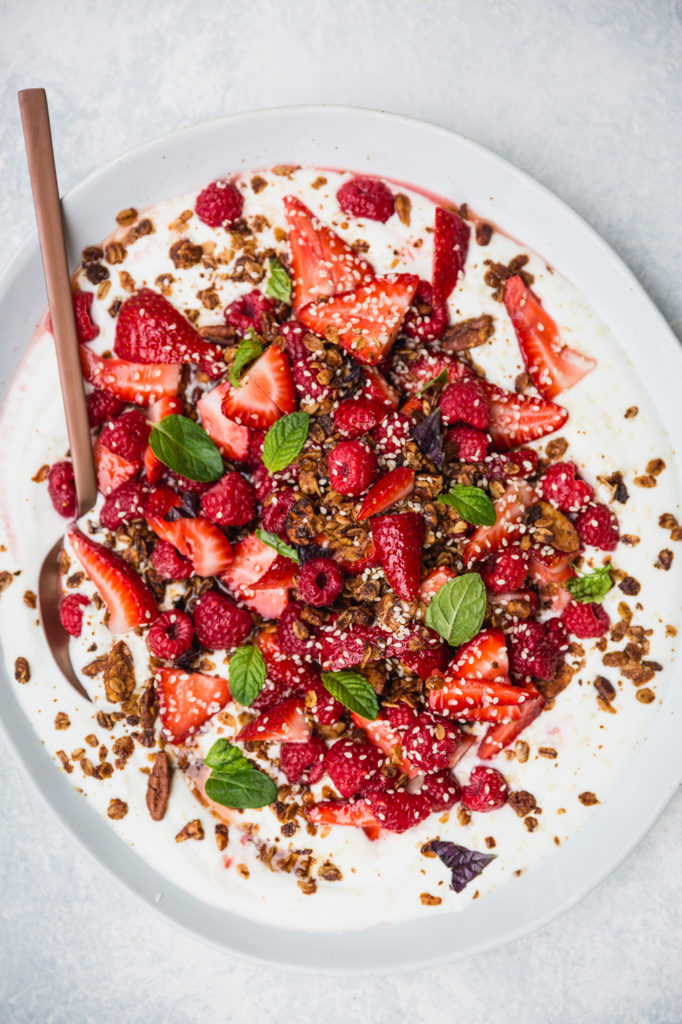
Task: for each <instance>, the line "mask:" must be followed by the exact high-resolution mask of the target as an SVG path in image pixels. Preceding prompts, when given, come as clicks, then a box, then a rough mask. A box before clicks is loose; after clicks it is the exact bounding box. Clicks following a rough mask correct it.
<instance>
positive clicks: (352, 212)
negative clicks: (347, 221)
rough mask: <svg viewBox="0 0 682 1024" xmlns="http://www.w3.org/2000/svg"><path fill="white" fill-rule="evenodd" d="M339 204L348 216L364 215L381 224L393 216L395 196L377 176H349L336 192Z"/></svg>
mask: <svg viewBox="0 0 682 1024" xmlns="http://www.w3.org/2000/svg"><path fill="white" fill-rule="evenodd" d="M336 198H337V199H338V201H339V206H340V207H341V209H342V210H343V212H344V213H347V214H348V215H349V216H350V217H366V218H367V219H368V220H379V221H381V222H382V224H383V223H384V222H385V221H387V220H388V218H389V217H392V216H393V213H394V211H395V198H394V196H393V193H392V192H391V190H390V188H389V187H388V185H386V184H384V182H383V181H379V179H378V178H360V177H358V178H351V179H350V181H347V182H346V184H345V185H342V186H341V188H340V189H339V190H338V192H337V193H336Z"/></svg>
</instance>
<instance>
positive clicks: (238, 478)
mask: <svg viewBox="0 0 682 1024" xmlns="http://www.w3.org/2000/svg"><path fill="white" fill-rule="evenodd" d="M255 502H256V496H255V494H254V492H253V487H252V486H251V484H250V483H249V482H248V481H247V480H245V479H244V477H243V476H242V475H241V473H237V472H236V471H233V472H228V473H226V474H225V476H224V477H222V478H221V479H220V480H219V481H218V483H217V484H214V485H213V487H211V488H210V489H209V490H208V491H205V492H204V494H202V495H201V509H202V511H203V513H204V515H205V516H206V518H207V519H210V520H211V522H212V523H216V524H217V525H218V526H244V524H245V523H248V522H249V521H250V520H251V519H253V517H254V516H255V514H256V504H255Z"/></svg>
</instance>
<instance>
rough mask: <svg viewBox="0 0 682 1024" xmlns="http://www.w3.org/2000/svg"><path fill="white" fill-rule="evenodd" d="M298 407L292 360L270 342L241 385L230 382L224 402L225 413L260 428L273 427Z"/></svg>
mask: <svg viewBox="0 0 682 1024" xmlns="http://www.w3.org/2000/svg"><path fill="white" fill-rule="evenodd" d="M221 387H223V385H221ZM295 408H296V394H295V391H294V382H293V380H292V378H291V370H290V368H289V362H288V360H287V357H286V356H285V354H284V352H282V350H281V348H278V346H277V345H270V347H269V348H268V349H266V351H265V352H264V353H263V355H262V356H260V357H259V358H258V359H257V360H256V362H255V363H253V364H252V366H251V367H250V368H249V369H248V370H247V372H246V373H245V374H244V376H243V377H242V379H241V381H240V385H239V387H238V388H236V387H233V386H232V385H231V384H229V382H228V389H227V390H226V392H225V394H224V397H223V399H222V403H221V411H222V414H223V416H226V417H227V418H228V419H231V420H234V422H235V423H238V424H240V425H241V426H245V427H255V428H256V429H257V430H265V429H266V428H267V427H270V426H272V424H273V423H274V422H275V420H278V419H279V418H280V416H283V415H286V414H288V413H290V412H293V411H294V409H295Z"/></svg>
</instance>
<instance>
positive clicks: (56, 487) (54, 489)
mask: <svg viewBox="0 0 682 1024" xmlns="http://www.w3.org/2000/svg"><path fill="white" fill-rule="evenodd" d="M47 492H48V494H49V495H50V500H51V501H52V504H53V505H54V507H55V511H56V512H59V515H60V516H64V518H65V519H73V518H74V517H75V515H76V512H77V510H78V505H77V501H76V485H75V483H74V480H73V466H72V465H71V463H70V462H55V463H54V464H53V465H52V466H50V472H49V473H48V474H47Z"/></svg>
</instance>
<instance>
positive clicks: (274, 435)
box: [163, 412, 310, 473]
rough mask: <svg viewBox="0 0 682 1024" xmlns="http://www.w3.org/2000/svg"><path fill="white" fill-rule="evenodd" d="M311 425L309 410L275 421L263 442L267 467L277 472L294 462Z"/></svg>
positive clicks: (264, 459) (272, 471)
mask: <svg viewBox="0 0 682 1024" xmlns="http://www.w3.org/2000/svg"><path fill="white" fill-rule="evenodd" d="M163 422H164V423H165V420H164V421H163ZM309 427H310V416H309V415H308V413H307V412H292V413H289V415H288V416H282V417H281V418H280V419H278V420H277V422H276V423H273V424H272V426H271V427H270V429H269V430H268V432H267V434H266V435H265V442H264V444H263V464H264V466H265V468H266V469H268V470H269V471H270V472H271V473H276V472H277V470H279V469H284V468H285V466H288V465H289V463H290V462H293V461H294V459H295V458H296V456H297V455H298V453H299V452H300V451H301V448H302V447H303V445H304V444H305V442H306V438H307V437H308V429H309Z"/></svg>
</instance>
